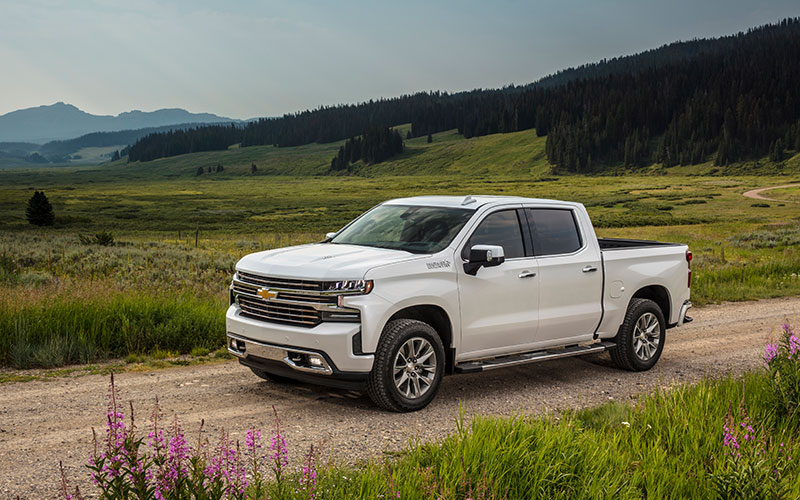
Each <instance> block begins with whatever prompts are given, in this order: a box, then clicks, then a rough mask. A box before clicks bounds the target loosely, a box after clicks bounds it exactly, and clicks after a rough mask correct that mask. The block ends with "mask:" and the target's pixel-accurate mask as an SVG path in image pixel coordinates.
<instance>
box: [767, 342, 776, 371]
mask: <svg viewBox="0 0 800 500" xmlns="http://www.w3.org/2000/svg"><path fill="white" fill-rule="evenodd" d="M776 357H778V344H767V346H766V348H765V349H764V363H765V364H766V365H767V366H769V364H770V363H772V360H773V359H775V358H776Z"/></svg>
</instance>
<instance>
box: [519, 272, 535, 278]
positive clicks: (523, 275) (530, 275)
mask: <svg viewBox="0 0 800 500" xmlns="http://www.w3.org/2000/svg"><path fill="white" fill-rule="evenodd" d="M534 276H536V273H533V272H530V271H522V272H521V273H519V277H520V278H533V277H534Z"/></svg>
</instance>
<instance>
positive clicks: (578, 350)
mask: <svg viewBox="0 0 800 500" xmlns="http://www.w3.org/2000/svg"><path fill="white" fill-rule="evenodd" d="M616 345H617V344H615V343H614V342H609V341H604V342H597V343H594V344H589V345H582V346H578V345H574V346H569V347H564V348H561V349H546V350H544V351H534V352H526V353H523V354H513V355H510V356H502V357H499V358H491V359H485V360H481V361H467V362H465V363H459V364H458V365H456V366H455V370H454V371H455V372H456V373H475V372H483V371H486V370H494V369H495V368H505V367H507V366H516V365H524V364H528V363H538V362H539V361H549V360H551V359H559V358H569V357H572V356H581V355H583V354H591V353H594V352H603V351H607V350H609V349H611V348H612V347H615V346H616Z"/></svg>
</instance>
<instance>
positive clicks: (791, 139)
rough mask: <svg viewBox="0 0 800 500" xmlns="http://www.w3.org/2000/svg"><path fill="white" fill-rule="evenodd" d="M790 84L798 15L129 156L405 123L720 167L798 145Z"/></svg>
mask: <svg viewBox="0 0 800 500" xmlns="http://www.w3.org/2000/svg"><path fill="white" fill-rule="evenodd" d="M798 81H800V18H792V19H786V20H784V21H782V22H781V23H778V24H772V25H765V26H761V27H758V28H754V29H750V30H748V31H747V32H745V33H738V34H736V35H731V36H728V37H722V38H718V39H710V40H693V41H690V42H678V43H675V44H670V45H667V46H664V47H661V48H660V49H656V50H653V51H647V52H644V53H641V54H638V55H634V56H628V57H623V58H618V59H612V60H610V61H601V62H600V63H596V64H592V65H586V66H582V67H579V68H576V69H570V70H566V71H563V72H560V73H557V74H555V75H552V76H550V77H547V78H544V79H542V80H541V81H540V82H539V83H535V84H531V85H527V86H522V87H520V86H509V87H505V88H501V89H494V90H483V89H476V90H473V91H469V92H460V93H455V94H448V93H440V92H423V93H418V94H414V95H405V96H401V97H397V98H393V99H381V100H378V101H369V102H365V103H361V104H356V105H343V106H333V107H321V108H318V109H315V110H309V111H304V112H301V113H295V114H290V115H284V116H283V117H280V118H264V119H260V120H258V121H255V122H251V123H249V124H247V125H245V126H243V127H237V126H229V127H219V126H217V127H199V128H196V129H191V130H186V131H174V132H167V133H161V134H153V135H150V136H148V137H145V138H142V139H140V140H139V141H138V142H137V143H136V144H134V145H133V146H132V147H131V149H130V154H129V159H130V160H131V161H136V160H142V161H147V160H149V159H154V158H159V157H163V156H171V155H173V154H183V153H187V152H193V151H206V150H212V149H225V148H227V147H228V146H230V145H231V144H235V143H241V145H242V146H251V145H264V144H271V145H275V146H296V145H301V144H308V143H311V142H319V143H325V142H333V141H338V140H344V139H347V138H352V137H355V136H356V135H357V134H361V133H362V132H363V131H364V130H366V129H367V128H368V127H369V126H371V124H376V125H380V126H382V127H392V126H396V125H399V124H402V123H409V122H410V123H411V132H410V137H421V136H426V135H429V134H432V133H436V132H441V131H445V130H450V129H457V130H458V131H459V133H461V134H463V135H464V136H465V137H467V138H470V137H475V136H482V135H487V134H494V133H507V132H516V131H520V130H528V129H533V128H535V129H536V133H537V135H538V136H545V135H546V136H547V142H546V153H547V157H548V159H549V160H550V162H551V163H553V164H555V165H556V166H557V167H558V168H559V169H561V170H564V171H568V172H589V171H596V170H601V169H603V168H605V167H607V166H609V165H618V164H624V165H626V166H629V167H637V166H643V165H648V164H651V163H653V162H658V163H663V164H664V165H665V166H672V165H677V164H688V163H698V162H702V161H708V160H714V161H715V162H716V163H717V164H718V165H725V164H727V163H730V162H733V161H739V160H743V159H747V158H755V157H761V156H765V155H769V157H770V158H782V157H783V156H784V154H785V151H786V150H789V149H794V150H797V149H798V148H799V147H800V85H797V82H798ZM345 147H346V146H345ZM352 147H353V145H352V144H351V149H352ZM342 154H343V155H345V156H347V152H343V153H342ZM337 158H338V156H337ZM337 162H338V160H337ZM337 165H338V163H337Z"/></svg>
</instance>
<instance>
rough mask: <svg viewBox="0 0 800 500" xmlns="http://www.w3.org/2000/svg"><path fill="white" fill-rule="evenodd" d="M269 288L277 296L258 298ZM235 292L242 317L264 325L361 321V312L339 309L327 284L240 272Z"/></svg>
mask: <svg viewBox="0 0 800 500" xmlns="http://www.w3.org/2000/svg"><path fill="white" fill-rule="evenodd" d="M263 288H266V289H269V290H270V292H275V293H276V294H277V295H275V296H274V297H271V298H269V300H265V299H264V298H262V297H261V296H259V295H258V292H259V290H261V289H263ZM231 292H232V294H233V298H234V300H235V302H236V303H237V304H238V305H239V307H240V309H241V314H242V315H244V316H247V317H250V318H253V319H257V320H260V321H266V322H272V323H282V324H287V325H295V326H301V327H305V328H311V327H314V326H317V325H318V324H320V323H321V322H323V321H350V322H353V321H355V322H357V321H360V318H361V314H360V312H359V311H358V310H357V309H350V308H345V307H339V306H338V305H337V300H338V298H337V295H344V294H346V293H342V292H336V291H332V290H331V291H328V290H325V282H323V281H308V280H294V279H284V278H272V277H267V276H259V275H255V274H252V273H244V272H237V273H236V275H234V278H233V283H232V284H231Z"/></svg>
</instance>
